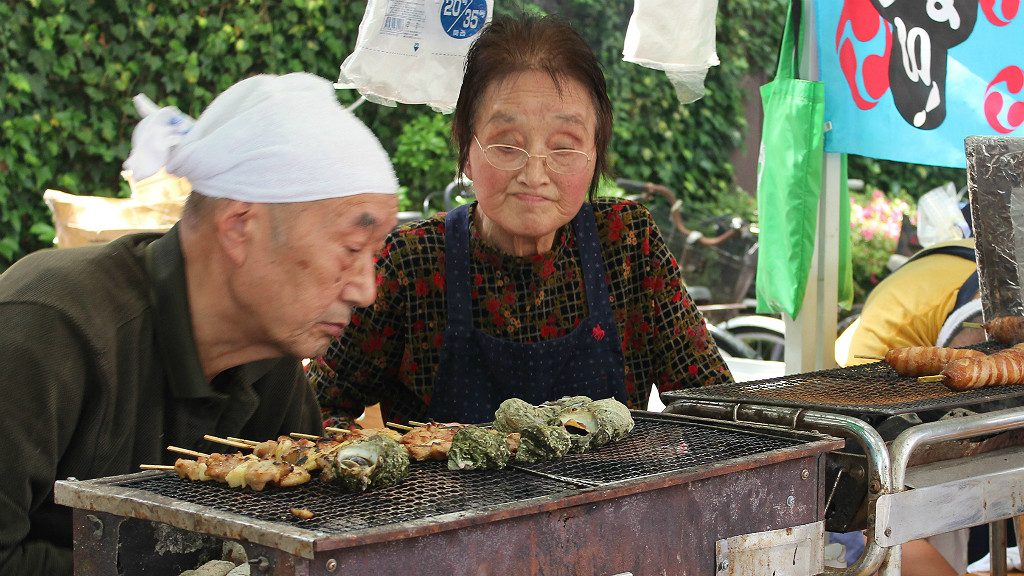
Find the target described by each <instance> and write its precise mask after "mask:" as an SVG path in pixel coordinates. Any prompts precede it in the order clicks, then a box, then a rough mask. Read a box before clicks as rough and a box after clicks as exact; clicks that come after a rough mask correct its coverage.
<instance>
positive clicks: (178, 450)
mask: <svg viewBox="0 0 1024 576" xmlns="http://www.w3.org/2000/svg"><path fill="white" fill-rule="evenodd" d="M167 451H168V452H174V453H176V454H184V455H185V456H192V457H193V458H206V457H208V456H209V454H203V453H202V452H196V451H195V450H189V449H188V448H178V447H177V446H168V447H167Z"/></svg>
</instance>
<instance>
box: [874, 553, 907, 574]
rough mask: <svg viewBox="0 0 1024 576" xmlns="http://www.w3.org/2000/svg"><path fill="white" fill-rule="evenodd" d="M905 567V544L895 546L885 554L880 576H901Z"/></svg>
mask: <svg viewBox="0 0 1024 576" xmlns="http://www.w3.org/2000/svg"><path fill="white" fill-rule="evenodd" d="M902 569H903V546H893V547H892V548H889V551H888V552H887V553H886V555H885V560H883V561H882V567H881V568H879V569H878V575H879V576H900V571H901V570H902Z"/></svg>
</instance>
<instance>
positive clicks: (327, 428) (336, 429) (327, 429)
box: [324, 426, 352, 434]
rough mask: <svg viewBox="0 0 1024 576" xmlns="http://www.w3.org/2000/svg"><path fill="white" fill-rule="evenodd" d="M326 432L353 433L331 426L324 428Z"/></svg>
mask: <svg viewBox="0 0 1024 576" xmlns="http://www.w3.org/2000/svg"><path fill="white" fill-rule="evenodd" d="M324 431H325V432H330V433H331V434H348V433H350V432H352V431H351V430H349V429H348V428H331V427H330V426H328V427H326V428H324Z"/></svg>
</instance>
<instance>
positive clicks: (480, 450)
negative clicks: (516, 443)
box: [448, 426, 512, 470]
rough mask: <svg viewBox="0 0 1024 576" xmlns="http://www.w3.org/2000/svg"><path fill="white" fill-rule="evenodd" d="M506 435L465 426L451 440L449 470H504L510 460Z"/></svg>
mask: <svg viewBox="0 0 1024 576" xmlns="http://www.w3.org/2000/svg"><path fill="white" fill-rule="evenodd" d="M507 437H508V434H506V433H503V432H499V431H497V430H490V429H487V428H480V427H478V426H465V427H463V428H460V429H459V431H458V432H456V433H455V437H454V438H452V446H451V448H449V449H448V469H449V470H494V469H497V468H504V467H505V465H507V464H508V461H509V459H511V458H512V452H511V451H510V450H509V448H508V442H507V440H506V439H507Z"/></svg>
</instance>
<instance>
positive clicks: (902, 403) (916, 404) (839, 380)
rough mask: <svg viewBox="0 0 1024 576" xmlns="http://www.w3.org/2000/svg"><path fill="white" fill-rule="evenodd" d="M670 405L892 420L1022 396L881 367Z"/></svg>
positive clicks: (711, 390) (1023, 390) (1009, 389)
mask: <svg viewBox="0 0 1024 576" xmlns="http://www.w3.org/2000/svg"><path fill="white" fill-rule="evenodd" d="M1003 347H1004V346H1002V345H1000V344H997V343H991V342H986V343H984V344H979V345H977V346H971V348H976V349H978V350H984V351H986V352H992V351H995V350H998V349H1000V348H1003ZM665 396H666V397H667V398H669V399H671V400H673V401H674V400H715V401H719V402H743V403H751V404H770V405H774V406H791V407H794V408H807V409H811V410H822V411H826V412H838V413H844V414H850V415H853V416H859V415H863V414H880V415H886V416H891V415H894V414H902V413H906V412H922V411H927V410H948V409H950V408H957V407H969V406H973V405H977V404H983V403H986V402H992V401H995V400H1004V399H1007V398H1016V397H1019V396H1024V386H995V387H989V388H980V389H977V390H970V391H966V392H954V391H952V390H949V389H948V388H946V387H945V386H943V385H942V383H941V382H919V381H918V380H917V379H916V378H911V377H906V376H900V375H899V374H897V373H896V371H895V370H893V369H892V367H890V366H889V365H888V364H886V363H885V362H872V363H870V364H861V365H858V366H850V367H847V368H833V369H830V370H820V371H818V372H807V373H805V374H795V375H791V376H782V377H779V378H770V379H767V380H757V381H752V382H742V383H737V384H723V385H719V386H708V387H706V388H689V389H686V390H674V391H671V392H666V393H665Z"/></svg>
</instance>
